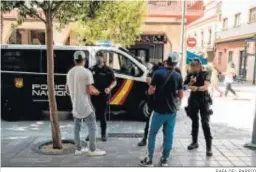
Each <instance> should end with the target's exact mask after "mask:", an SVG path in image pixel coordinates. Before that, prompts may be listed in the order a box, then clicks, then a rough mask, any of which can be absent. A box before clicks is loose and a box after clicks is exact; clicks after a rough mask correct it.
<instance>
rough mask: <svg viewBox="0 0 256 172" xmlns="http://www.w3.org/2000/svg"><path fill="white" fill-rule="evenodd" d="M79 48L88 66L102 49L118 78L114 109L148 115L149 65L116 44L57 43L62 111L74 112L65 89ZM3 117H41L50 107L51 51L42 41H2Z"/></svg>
mask: <svg viewBox="0 0 256 172" xmlns="http://www.w3.org/2000/svg"><path fill="white" fill-rule="evenodd" d="M76 51H83V52H84V53H85V54H86V57H88V58H86V61H87V63H86V64H87V65H88V66H86V67H92V66H93V65H95V64H96V58H95V55H96V53H98V52H102V53H103V54H104V56H105V59H106V64H107V65H108V66H109V67H111V68H112V70H113V71H114V73H115V76H116V78H117V86H116V87H115V88H114V89H113V90H112V93H111V98H110V100H109V101H110V102H109V103H110V110H111V112H112V111H120V110H125V111H127V112H128V113H127V114H129V115H133V116H135V117H139V118H145V117H146V116H148V110H147V109H148V108H147V105H146V99H147V96H146V90H147V88H148V85H147V83H146V76H147V73H148V69H147V67H146V66H145V65H143V64H142V63H141V62H140V61H139V60H138V59H137V58H136V57H134V56H132V55H131V54H130V53H129V51H127V50H126V49H124V48H121V47H116V46H106V45H96V46H54V62H55V64H54V71H55V72H54V80H55V96H56V101H57V106H58V110H59V111H69V112H71V109H72V107H71V101H70V97H69V95H68V92H67V91H66V90H65V84H66V74H67V72H68V71H69V69H71V68H72V67H73V66H74V62H73V55H74V53H75V52H76ZM1 77H2V82H1V92H2V101H1V107H2V113H1V116H2V119H4V120H38V119H41V117H42V113H41V112H42V111H47V110H48V109H49V107H48V88H47V54H46V46H42V45H1Z"/></svg>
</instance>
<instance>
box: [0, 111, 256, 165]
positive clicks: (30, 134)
mask: <svg viewBox="0 0 256 172" xmlns="http://www.w3.org/2000/svg"><path fill="white" fill-rule="evenodd" d="M49 125H50V124H49V122H48V121H40V122H5V121H2V126H1V133H2V136H1V147H2V152H1V159H2V166H5V167H6V166H84V167H85V166H86V167H91V166H105V167H109V166H115V167H120V166H122V167H136V166H138V164H139V160H140V158H141V157H142V155H144V153H145V148H140V147H137V143H138V142H139V140H140V138H138V137H136V136H137V135H138V133H140V134H142V132H143V128H144V122H125V121H111V122H109V133H110V137H109V140H108V141H107V142H101V141H98V147H99V148H102V149H105V150H106V151H107V155H106V156H105V157H91V158H90V157H87V156H74V155H73V154H69V155H64V156H48V155H40V154H37V153H35V152H33V151H32V150H31V147H32V146H33V144H35V143H38V142H40V141H45V140H50V138H51V137H50V126H49ZM190 125H191V122H190V120H189V119H188V118H187V117H186V116H185V114H184V111H181V112H180V114H179V116H178V119H177V124H176V130H175V141H174V147H173V150H172V152H171V159H170V161H169V165H170V166H175V167H186V166H192V167H201V166H207V167H211V166H223V167H227V166H228V167H231V166H256V151H252V150H249V149H246V148H244V147H243V145H244V144H245V143H246V142H248V141H250V138H251V132H250V131H248V130H243V129H240V128H235V127H230V126H226V125H225V124H220V123H213V124H212V132H213V137H214V140H213V153H214V156H213V157H211V158H208V159H207V158H206V156H205V143H204V139H203V134H202V131H201V129H200V134H199V136H200V139H199V142H200V147H199V149H197V150H194V151H187V149H186V147H187V145H188V144H189V143H190ZM160 131H161V130H160ZM61 132H62V138H64V139H72V138H73V135H72V133H73V124H72V121H62V122H61ZM135 134H137V135H135ZM85 136H86V133H83V134H82V137H83V138H84V137H85ZM98 136H99V135H98ZM161 142H162V133H161V132H159V134H158V137H157V143H156V149H155V155H156V156H155V159H154V163H155V165H156V166H157V163H158V161H159V158H160V156H161V150H160V149H161V148H160V147H161Z"/></svg>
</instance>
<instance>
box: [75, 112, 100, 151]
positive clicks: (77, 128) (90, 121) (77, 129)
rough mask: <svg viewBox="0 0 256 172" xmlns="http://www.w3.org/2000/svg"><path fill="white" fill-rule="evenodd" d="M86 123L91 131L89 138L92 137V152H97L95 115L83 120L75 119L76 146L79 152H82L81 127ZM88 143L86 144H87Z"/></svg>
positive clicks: (92, 114)
mask: <svg viewBox="0 0 256 172" xmlns="http://www.w3.org/2000/svg"><path fill="white" fill-rule="evenodd" d="M84 122H85V123H86V124H87V126H88V130H89V136H90V141H89V142H90V144H89V145H90V147H89V148H90V150H91V151H95V149H96V117H95V113H94V112H93V113H91V114H90V115H89V116H87V117H86V118H83V119H79V118H74V123H75V126H74V140H75V146H76V149H77V150H81V141H80V130H81V125H82V124H83V123H84ZM85 143H86V142H85Z"/></svg>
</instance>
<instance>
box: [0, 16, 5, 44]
mask: <svg viewBox="0 0 256 172" xmlns="http://www.w3.org/2000/svg"><path fill="white" fill-rule="evenodd" d="M3 20H4V17H3V12H2V11H1V40H0V41H1V42H0V43H1V44H2V42H3V33H4V31H3V29H4V21H3Z"/></svg>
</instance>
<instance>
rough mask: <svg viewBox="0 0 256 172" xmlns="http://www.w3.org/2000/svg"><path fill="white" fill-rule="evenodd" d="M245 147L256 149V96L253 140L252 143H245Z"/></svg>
mask: <svg viewBox="0 0 256 172" xmlns="http://www.w3.org/2000/svg"><path fill="white" fill-rule="evenodd" d="M244 147H246V148H250V149H255V150H256V98H255V109H254V122H253V129H252V140H251V143H247V144H245V145H244Z"/></svg>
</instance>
